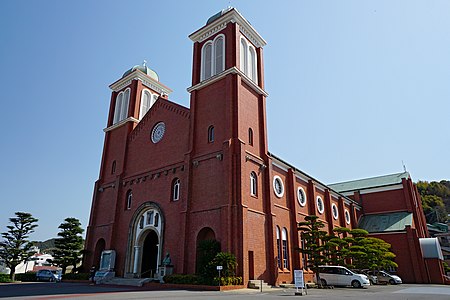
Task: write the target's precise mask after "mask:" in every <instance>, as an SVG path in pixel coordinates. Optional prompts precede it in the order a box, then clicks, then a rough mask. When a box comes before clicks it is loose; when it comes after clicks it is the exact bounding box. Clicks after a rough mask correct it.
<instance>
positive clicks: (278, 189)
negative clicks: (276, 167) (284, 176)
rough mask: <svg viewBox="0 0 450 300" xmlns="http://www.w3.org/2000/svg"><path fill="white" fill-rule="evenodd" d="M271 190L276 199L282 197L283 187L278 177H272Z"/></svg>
mask: <svg viewBox="0 0 450 300" xmlns="http://www.w3.org/2000/svg"><path fill="white" fill-rule="evenodd" d="M273 190H274V191H275V195H277V197H278V198H281V197H283V195H284V185H283V180H281V178H280V176H274V177H273Z"/></svg>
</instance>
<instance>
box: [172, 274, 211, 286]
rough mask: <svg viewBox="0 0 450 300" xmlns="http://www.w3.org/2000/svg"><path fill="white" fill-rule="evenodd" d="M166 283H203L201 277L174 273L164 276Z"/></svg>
mask: <svg viewBox="0 0 450 300" xmlns="http://www.w3.org/2000/svg"><path fill="white" fill-rule="evenodd" d="M164 282H165V283H174V284H203V283H202V281H201V278H200V277H199V276H197V275H192V274H172V275H166V276H164Z"/></svg>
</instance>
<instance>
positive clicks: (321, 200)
mask: <svg viewBox="0 0 450 300" xmlns="http://www.w3.org/2000/svg"><path fill="white" fill-rule="evenodd" d="M319 200H320V203H321V204H322V209H320V208H319ZM316 207H317V211H318V212H319V214H323V212H324V211H325V203H324V202H323V199H322V197H320V196H317V197H316Z"/></svg>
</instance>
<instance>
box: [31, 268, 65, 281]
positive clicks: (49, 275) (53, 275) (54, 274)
mask: <svg viewBox="0 0 450 300" xmlns="http://www.w3.org/2000/svg"><path fill="white" fill-rule="evenodd" d="M61 278H62V273H61V270H39V271H37V272H36V280H37V281H57V282H59V281H61Z"/></svg>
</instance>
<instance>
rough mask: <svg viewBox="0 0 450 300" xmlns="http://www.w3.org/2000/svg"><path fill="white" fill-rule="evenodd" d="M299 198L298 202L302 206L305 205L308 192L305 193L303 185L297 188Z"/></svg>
mask: <svg viewBox="0 0 450 300" xmlns="http://www.w3.org/2000/svg"><path fill="white" fill-rule="evenodd" d="M297 200H298V204H300V206H305V204H306V194H305V190H304V189H303V188H301V187H299V188H298V189H297Z"/></svg>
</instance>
